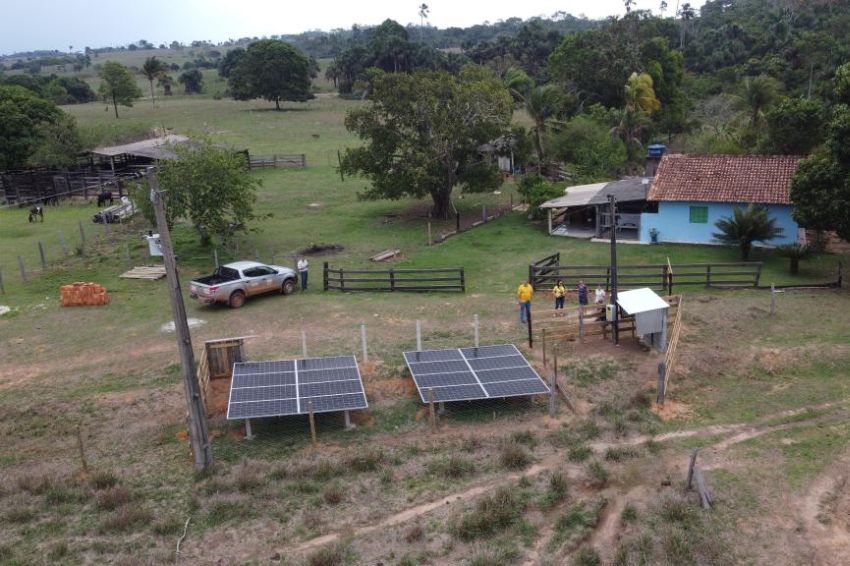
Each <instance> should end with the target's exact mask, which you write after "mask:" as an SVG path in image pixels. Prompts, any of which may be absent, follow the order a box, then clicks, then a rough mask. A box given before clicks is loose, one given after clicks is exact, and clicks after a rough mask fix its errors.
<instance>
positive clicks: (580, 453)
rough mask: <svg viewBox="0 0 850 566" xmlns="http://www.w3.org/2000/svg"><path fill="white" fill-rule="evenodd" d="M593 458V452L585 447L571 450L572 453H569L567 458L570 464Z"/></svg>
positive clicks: (576, 447)
mask: <svg viewBox="0 0 850 566" xmlns="http://www.w3.org/2000/svg"><path fill="white" fill-rule="evenodd" d="M591 456H593V450H591V449H590V447H589V446H585V445H581V446H575V447H573V448H570V451H569V452H568V453H567V458H569V460H570V462H584V461H586V460H587V459H588V458H590V457H591Z"/></svg>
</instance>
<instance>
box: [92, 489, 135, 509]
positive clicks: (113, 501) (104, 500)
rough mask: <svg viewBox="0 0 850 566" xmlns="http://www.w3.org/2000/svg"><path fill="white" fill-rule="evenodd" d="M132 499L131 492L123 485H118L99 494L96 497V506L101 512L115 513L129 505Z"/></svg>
mask: <svg viewBox="0 0 850 566" xmlns="http://www.w3.org/2000/svg"><path fill="white" fill-rule="evenodd" d="M130 499H132V495H131V494H130V490H129V489H127V488H126V487H124V486H122V485H116V486H114V487H110V488H108V489H104V490H103V491H101V492H99V493H98V494H97V496H96V497H95V505H96V506H97V508H98V509H100V510H101V511H114V510H115V509H118V508H119V507H121V506H123V505H125V504H127V503H129V502H130Z"/></svg>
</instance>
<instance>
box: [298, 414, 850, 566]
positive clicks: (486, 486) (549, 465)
mask: <svg viewBox="0 0 850 566" xmlns="http://www.w3.org/2000/svg"><path fill="white" fill-rule="evenodd" d="M847 401H848V400H847V399H843V400H841V401H834V402H831V403H825V404H822V405H817V406H812V407H802V408H800V409H794V410H789V411H782V412H780V413H776V414H773V415H768V416H766V417H764V418H762V419H760V420H759V421H757V422H761V423H769V422H770V421H773V420H775V419H777V418H785V417H792V416H796V415H799V414H802V413H805V412H806V411H811V410H822V409H826V408H831V407H835V406H838V405H841V404H844V403H846V402H847ZM821 420H823V419H822V418H818V419H814V418H813V419H808V420H804V421H797V422H794V423H782V424H777V425H770V424H761V425H759V424H752V423H738V424H731V425H712V426H706V427H701V428H696V429H689V430H682V431H675V432H670V433H666V434H662V435H658V436H655V437H651V436H647V435H640V436H636V437H633V438H630V439H627V440H624V441H621V442H596V443H593V444H592V446H593V448H594V450H595V451H596V452H597V453H598V452H603V451H605V450H606V449H608V448H614V447H623V446H634V445H637V444H641V443H644V442H646V441H648V440H650V439H652V440H655V441H656V442H664V441H669V440H676V439H680V438H691V437H694V436H716V435H732V434H734V435H733V436H731V437H730V438H726V439H724V440H722V441H720V442H717V443H715V444H713V445H710V446H707V447H706V448H705V450H706V451H713V452H718V451H722V450H725V449H726V448H728V447H729V446H732V445H734V444H737V443H740V442H744V441H745V440H748V439H750V438H755V437H757V436H760V435H763V434H767V433H770V432H774V431H777V430H784V429H786V428H790V427H791V426H800V425H802V424H812V423H814V422H818V421H821ZM563 460H564V458H563V455H562V454H560V453H556V454H552V455H550V456H547V457H546V458H544V459H542V460H541V461H540V462H538V463H536V464H535V465H533V466H531V467H530V468H528V469H527V470H525V471H523V472H515V473H511V474H507V475H505V476H501V477H499V478H497V479H491V480H488V481H486V482H484V483H481V484H478V485H474V486H471V487H469V488H467V489H465V490H464V491H461V492H457V493H453V494H451V495H447V496H445V497H442V498H440V499H438V500H436V501H433V502H429V503H424V504H422V505H417V506H415V507H411V508H409V509H405V510H404V511H401V512H399V513H395V514H393V515H390V516H389V517H387V518H385V519H383V520H382V521H380V522H378V523H376V524H374V525H371V526H368V527H362V528H359V529H354V530H351V529H342V530H341V531H338V532H335V533H329V534H327V535H323V536H320V537H316V538H313V539H310V540H308V541H305V542H303V543H302V544H300V545H299V546H297V547H295V548H294V549H292V552H294V553H297V554H303V553H305V552H309V551H311V550H314V549H316V548H318V547H320V546H324V545H326V544H329V543H333V542H336V541H338V540H340V539H341V538H343V537H351V536H362V535H367V534H370V533H373V532H375V531H380V530H383V529H386V528H387V527H392V526H397V525H400V524H403V523H406V522H408V521H411V520H413V519H416V518H419V517H421V516H423V515H426V514H428V513H431V512H433V511H435V510H437V509H441V508H444V507H445V506H447V505H451V504H453V503H458V502H462V501H469V500H471V499H474V498H475V497H478V496H479V495H483V494H485V493H488V492H490V491H492V490H494V489H496V488H498V487H501V486H503V485H507V484H510V483H512V482H514V481H517V480H518V479H519V478H520V477H522V476H536V475H538V474H540V473H542V472H544V471H548V470H551V469H553V468H556V467H560V468H562V469H563V471H564V472H565V473H566V474H567V476H568V477H569V478H570V479H577V478H580V477H581V474H582V468H581V467H580V466H578V465H575V464H565V463H564V461H563ZM640 489H642V488H635V489H633V490H631V491H630V492H629V493H627V494H626V496H625V497H618V498H617V499H616V500H615V501H614V502H612V503H611V504H610V505H609V509H608V510H607V511H606V514H605V518H604V519H603V522H602V524H601V526H600V527H599V529H598V530H597V532H595V533H594V534H593V536H592V539H591V540H592V543H593V544H594V546H596V547H597V548H600V547H603V546H611V544H612V543H613V542H614V539H615V537H616V533H617V526H618V519H619V517H620V515H621V513H622V509H623V507H624V506H625V503H626V500H627V499H629V497H628V496H629V494H632V493H633V492H634V493H636V492H637V491H638V490H640ZM547 538H548V537H545V536H540V537H538V541H537V544H535V547H534V548H533V549H532V550H531V551H530V553H529V556H528V557H527V558H526V560H525V561H524V564H525V565H528V566H531V565H532V564H535V563H536V561H537V560H539V557H540V552H541V551H542V549H543V546H544V545H545V541H546V540H547ZM824 564H830V563H824Z"/></svg>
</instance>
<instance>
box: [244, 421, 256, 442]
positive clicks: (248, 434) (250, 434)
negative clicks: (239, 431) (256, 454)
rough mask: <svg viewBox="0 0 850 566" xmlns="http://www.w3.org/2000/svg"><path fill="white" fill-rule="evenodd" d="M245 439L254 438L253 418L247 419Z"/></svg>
mask: <svg viewBox="0 0 850 566" xmlns="http://www.w3.org/2000/svg"><path fill="white" fill-rule="evenodd" d="M245 440H254V432H253V431H252V430H251V419H245Z"/></svg>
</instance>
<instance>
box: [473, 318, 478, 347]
mask: <svg viewBox="0 0 850 566" xmlns="http://www.w3.org/2000/svg"><path fill="white" fill-rule="evenodd" d="M473 320H474V321H475V347H476V348H477V347H478V343H479V340H478V335H479V330H478V315H477V314H476V315H474V316H473Z"/></svg>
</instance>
